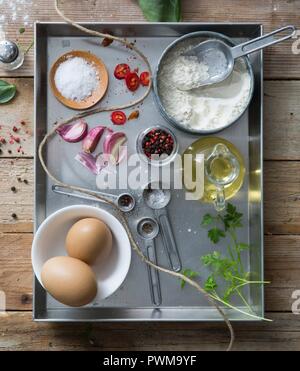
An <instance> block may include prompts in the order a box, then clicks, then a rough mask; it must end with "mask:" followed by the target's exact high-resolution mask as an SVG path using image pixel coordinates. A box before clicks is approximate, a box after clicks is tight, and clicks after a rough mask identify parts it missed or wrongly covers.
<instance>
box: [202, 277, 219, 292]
mask: <svg viewBox="0 0 300 371" xmlns="http://www.w3.org/2000/svg"><path fill="white" fill-rule="evenodd" d="M217 287H218V285H217V282H216V280H215V278H214V277H213V276H209V277H208V278H207V280H206V281H205V284H204V289H205V291H207V292H211V291H214V290H216V288H217Z"/></svg>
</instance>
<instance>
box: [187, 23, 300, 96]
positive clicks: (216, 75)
mask: <svg viewBox="0 0 300 371" xmlns="http://www.w3.org/2000/svg"><path fill="white" fill-rule="evenodd" d="M284 31H291V32H290V33H289V34H288V35H285V36H283V37H281V38H275V37H273V36H274V35H277V34H278V33H281V32H284ZM295 32H296V29H295V27H294V26H285V27H282V28H279V29H278V30H275V31H273V32H270V33H268V34H266V35H263V36H260V37H257V38H255V39H252V40H249V41H246V42H244V43H242V44H239V45H237V46H234V47H230V46H229V45H227V44H226V43H225V42H224V41H221V40H217V39H213V40H207V41H204V42H202V43H200V44H198V45H197V46H195V47H194V48H192V49H190V50H188V51H186V52H184V53H182V55H183V56H185V57H197V58H198V61H199V63H203V64H205V65H207V66H208V71H207V72H208V75H209V77H208V78H207V79H205V80H203V81H199V82H197V84H196V83H195V84H193V87H192V88H193V89H195V88H197V87H200V86H204V85H211V84H216V83H219V82H221V81H223V80H225V79H226V78H227V77H228V76H229V75H230V74H231V73H232V71H233V67H234V61H235V59H237V58H240V57H243V56H245V55H247V54H251V53H253V52H256V51H258V50H261V49H263V48H266V47H267V46H270V45H274V44H277V43H279V42H282V41H284V40H287V39H289V38H291V37H293V36H294V35H295ZM188 90H191V89H188Z"/></svg>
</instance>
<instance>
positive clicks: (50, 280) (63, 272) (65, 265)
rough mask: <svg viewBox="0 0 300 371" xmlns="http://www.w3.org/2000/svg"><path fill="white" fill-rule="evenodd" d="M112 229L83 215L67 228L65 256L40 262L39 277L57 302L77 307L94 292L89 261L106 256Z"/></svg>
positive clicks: (93, 278) (111, 239)
mask: <svg viewBox="0 0 300 371" xmlns="http://www.w3.org/2000/svg"><path fill="white" fill-rule="evenodd" d="M112 241H113V237H112V233H111V231H110V229H109V228H108V226H107V225H106V224H105V223H104V222H102V221H101V220H99V219H96V218H84V219H81V220H79V221H78V222H76V223H75V224H73V226H72V227H71V228H70V230H69V231H68V234H67V237H66V241H65V247H66V250H67V253H68V256H56V257H54V258H51V259H49V260H47V261H46V263H45V264H44V265H43V268H42V273H41V279H42V283H43V285H44V287H45V289H46V290H47V291H48V292H49V293H50V294H51V295H52V296H53V297H54V298H55V299H56V300H58V301H59V302H61V303H63V304H66V305H69V306H73V307H79V306H82V305H86V304H88V303H90V302H91V301H92V300H93V299H94V298H95V296H96V294H97V280H96V277H95V274H94V272H93V270H92V269H91V267H90V265H92V264H94V263H95V261H96V260H98V259H101V260H102V259H106V258H107V257H108V255H109V254H110V252H111V249H112Z"/></svg>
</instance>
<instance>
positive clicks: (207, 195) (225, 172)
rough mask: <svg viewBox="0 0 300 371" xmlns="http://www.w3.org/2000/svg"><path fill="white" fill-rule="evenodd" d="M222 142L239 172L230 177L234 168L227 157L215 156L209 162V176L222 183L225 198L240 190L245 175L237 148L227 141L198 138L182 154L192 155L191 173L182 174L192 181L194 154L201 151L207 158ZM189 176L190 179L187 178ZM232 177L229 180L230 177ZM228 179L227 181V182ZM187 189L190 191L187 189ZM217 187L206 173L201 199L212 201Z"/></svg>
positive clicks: (193, 176) (194, 167)
mask: <svg viewBox="0 0 300 371" xmlns="http://www.w3.org/2000/svg"><path fill="white" fill-rule="evenodd" d="M219 143H221V144H224V145H225V146H226V147H227V148H228V149H229V151H230V152H231V153H232V154H233V155H234V156H235V158H236V160H237V162H238V165H239V174H238V176H236V177H232V176H233V174H234V171H235V169H234V168H233V165H232V162H231V161H229V160H228V159H227V158H223V157H217V158H215V159H213V160H212V161H211V162H210V163H209V165H208V166H209V169H208V171H209V173H210V178H214V179H215V180H216V182H219V183H222V184H224V193H225V198H226V200H228V199H230V198H232V197H234V196H235V195H236V193H237V192H238V191H239V190H240V188H241V187H242V185H243V182H244V177H245V164H244V160H243V157H242V155H241V153H240V152H239V150H238V149H237V148H236V147H235V146H234V145H233V144H232V143H231V142H229V141H227V140H225V139H223V138H218V137H205V138H201V139H198V140H197V141H195V142H194V143H193V144H192V145H190V146H189V147H188V148H187V149H186V150H185V152H184V153H183V155H185V154H189V155H192V158H193V163H192V174H184V176H185V177H187V178H188V179H189V181H190V182H194V181H195V179H196V176H195V174H196V166H197V162H196V161H195V159H196V155H197V154H200V153H203V154H204V157H205V159H207V158H208V157H209V156H210V155H211V153H212V152H213V149H214V147H215V146H216V145H217V144H219ZM189 177H191V179H190V178H189ZM231 177H232V179H234V180H233V181H232V182H230V179H231ZM228 181H229V183H228ZM189 191H192V190H191V189H189ZM216 193H217V187H216V185H215V184H213V183H212V182H211V181H210V180H209V179H208V176H207V174H205V177H204V195H203V197H202V199H201V201H204V202H214V201H215V199H216Z"/></svg>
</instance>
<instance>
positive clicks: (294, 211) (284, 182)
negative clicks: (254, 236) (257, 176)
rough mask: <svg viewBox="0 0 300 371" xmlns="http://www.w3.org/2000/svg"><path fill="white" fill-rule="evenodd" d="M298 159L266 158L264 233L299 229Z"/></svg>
mask: <svg viewBox="0 0 300 371" xmlns="http://www.w3.org/2000/svg"><path fill="white" fill-rule="evenodd" d="M299 192H300V163H299V162H296V161H288V162H286V161H268V162H265V168H264V212H265V216H264V217H265V233H271V234H272V233H273V234H299V232H300V207H299V206H300V197H299Z"/></svg>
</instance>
